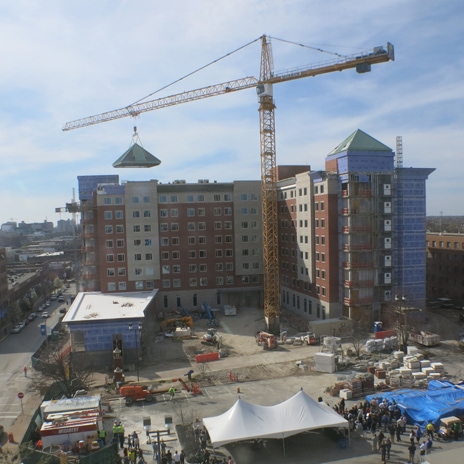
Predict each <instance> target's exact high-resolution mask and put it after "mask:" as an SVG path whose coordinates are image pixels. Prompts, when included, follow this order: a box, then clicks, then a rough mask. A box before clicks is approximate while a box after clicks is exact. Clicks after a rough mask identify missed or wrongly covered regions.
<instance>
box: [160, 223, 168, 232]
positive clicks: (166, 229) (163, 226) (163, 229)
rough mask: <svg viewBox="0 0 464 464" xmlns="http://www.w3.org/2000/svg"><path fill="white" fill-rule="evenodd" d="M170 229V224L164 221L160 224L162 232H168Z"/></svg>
mask: <svg viewBox="0 0 464 464" xmlns="http://www.w3.org/2000/svg"><path fill="white" fill-rule="evenodd" d="M168 230H169V224H166V223H165V222H162V223H161V224H160V232H167V231H168Z"/></svg>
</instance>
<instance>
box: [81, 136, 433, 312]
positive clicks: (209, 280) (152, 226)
mask: <svg viewBox="0 0 464 464" xmlns="http://www.w3.org/2000/svg"><path fill="white" fill-rule="evenodd" d="M276 171H277V205H278V207H277V210H278V213H277V214H278V243H279V247H278V249H279V257H278V258H279V263H278V269H279V277H278V280H279V287H280V289H279V294H280V307H281V308H285V309H289V310H292V311H294V312H296V313H298V314H300V315H302V316H305V317H307V318H308V319H311V320H318V319H325V318H334V317H339V316H342V315H343V316H348V317H353V318H356V319H357V318H362V319H363V320H372V321H373V320H376V319H377V318H378V317H379V316H380V314H381V311H382V309H383V308H385V307H387V306H389V305H391V304H392V301H394V299H395V296H397V295H401V296H402V297H403V296H405V297H407V299H408V301H410V303H411V304H413V305H414V306H418V307H421V306H422V305H423V304H424V302H425V282H426V278H425V271H426V267H425V259H426V254H425V253H426V251H425V216H426V208H425V205H426V194H425V184H426V182H425V181H426V180H427V177H428V175H429V174H430V173H431V172H433V169H429V168H403V167H401V166H398V165H396V166H395V153H394V152H393V151H392V149H391V148H389V147H387V146H386V145H384V144H383V143H381V142H379V141H377V140H375V139H374V138H372V137H371V136H369V135H367V134H366V133H364V132H362V131H361V130H357V131H355V132H354V133H353V134H351V135H350V136H349V137H348V138H347V139H345V140H344V141H343V142H342V143H341V144H339V145H338V146H337V147H336V148H335V149H334V150H333V151H332V152H331V153H329V154H328V155H327V156H326V159H325V168H324V169H323V170H317V171H313V170H311V168H310V167H309V166H278V167H277V168H276ZM79 192H80V202H81V209H82V218H81V220H82V233H83V252H84V260H83V286H84V290H101V291H103V292H125V291H137V290H145V291H146V290H151V289H155V288H156V289H158V294H157V296H156V298H157V306H158V307H159V308H160V309H161V308H162V310H163V309H164V310H166V309H169V308H172V309H175V308H177V307H180V306H183V307H185V308H189V309H195V308H198V307H200V306H201V305H202V303H203V302H205V301H206V302H208V303H209V304H211V305H213V306H216V305H221V304H227V305H238V306H240V307H246V306H252V305H253V306H254V305H261V306H262V305H263V304H264V299H265V298H264V293H263V292H264V288H263V282H264V277H263V248H264V245H265V244H264V243H263V240H264V238H263V230H262V221H261V218H262V201H261V199H262V198H261V195H262V190H261V182H260V181H259V180H256V181H234V182H227V183H223V182H216V181H214V182H212V181H211V182H210V181H208V180H206V179H204V180H199V181H198V182H197V183H187V182H186V181H184V180H177V181H174V182H172V183H169V184H162V183H160V182H158V181H146V182H145V181H140V182H126V183H123V184H119V182H118V179H117V176H81V177H79Z"/></svg>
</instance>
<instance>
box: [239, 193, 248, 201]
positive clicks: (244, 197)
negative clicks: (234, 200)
mask: <svg viewBox="0 0 464 464" xmlns="http://www.w3.org/2000/svg"><path fill="white" fill-rule="evenodd" d="M240 200H242V201H247V200H248V195H247V194H246V193H242V194H241V195H240Z"/></svg>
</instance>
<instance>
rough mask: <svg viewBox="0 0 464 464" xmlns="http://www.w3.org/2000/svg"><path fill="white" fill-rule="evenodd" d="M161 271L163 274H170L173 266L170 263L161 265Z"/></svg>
mask: <svg viewBox="0 0 464 464" xmlns="http://www.w3.org/2000/svg"><path fill="white" fill-rule="evenodd" d="M161 273H162V274H170V273H171V266H169V264H163V266H162V267H161Z"/></svg>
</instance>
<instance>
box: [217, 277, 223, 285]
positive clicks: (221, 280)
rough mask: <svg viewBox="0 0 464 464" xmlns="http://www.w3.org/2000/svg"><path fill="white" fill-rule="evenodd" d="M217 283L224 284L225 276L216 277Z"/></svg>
mask: <svg viewBox="0 0 464 464" xmlns="http://www.w3.org/2000/svg"><path fill="white" fill-rule="evenodd" d="M216 285H224V277H216Z"/></svg>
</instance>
